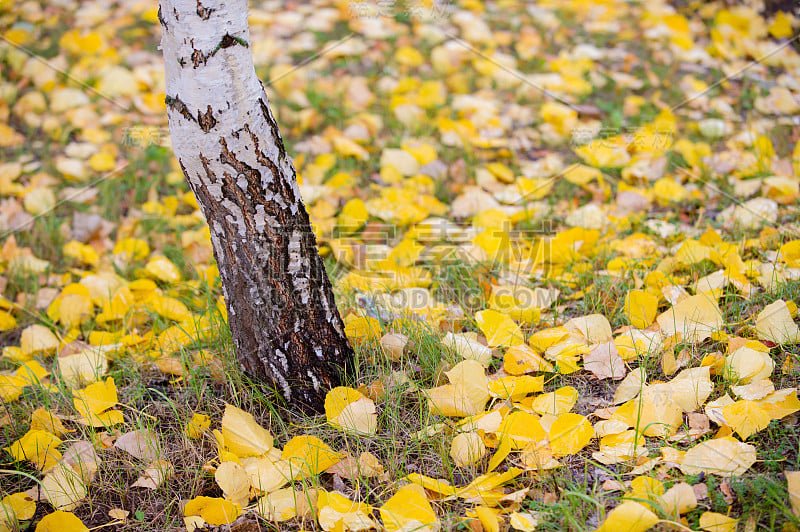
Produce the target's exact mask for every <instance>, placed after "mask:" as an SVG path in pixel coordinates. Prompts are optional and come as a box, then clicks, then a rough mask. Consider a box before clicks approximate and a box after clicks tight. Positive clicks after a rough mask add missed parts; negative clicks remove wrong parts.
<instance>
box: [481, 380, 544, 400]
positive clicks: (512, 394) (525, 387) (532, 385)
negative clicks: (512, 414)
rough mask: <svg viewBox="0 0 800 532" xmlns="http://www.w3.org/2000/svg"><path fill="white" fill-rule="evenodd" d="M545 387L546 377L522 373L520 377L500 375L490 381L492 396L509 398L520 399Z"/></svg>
mask: <svg viewBox="0 0 800 532" xmlns="http://www.w3.org/2000/svg"><path fill="white" fill-rule="evenodd" d="M543 389H544V377H543V376H540V377H531V376H530V375H522V376H519V377H514V376H509V377H500V378H499V379H495V380H492V381H489V384H488V390H489V394H491V396H492V397H497V398H501V399H507V400H512V401H515V400H518V399H521V398H523V397H525V396H526V395H530V394H532V393H535V392H541V391H542V390H543Z"/></svg>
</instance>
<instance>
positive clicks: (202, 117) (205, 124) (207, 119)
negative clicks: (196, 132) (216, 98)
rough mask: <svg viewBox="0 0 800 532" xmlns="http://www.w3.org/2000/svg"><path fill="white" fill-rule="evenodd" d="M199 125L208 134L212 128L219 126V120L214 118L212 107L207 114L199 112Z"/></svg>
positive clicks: (209, 107)
mask: <svg viewBox="0 0 800 532" xmlns="http://www.w3.org/2000/svg"><path fill="white" fill-rule="evenodd" d="M197 123H198V124H199V125H200V129H202V130H203V131H204V132H206V133H208V132H209V130H210V129H211V128H213V127H214V126H215V125H217V119H216V118H214V115H213V114H212V112H211V106H210V105H209V106H208V109H207V110H206V112H205V113H202V112H200V111H198V112H197Z"/></svg>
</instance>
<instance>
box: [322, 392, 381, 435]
mask: <svg viewBox="0 0 800 532" xmlns="http://www.w3.org/2000/svg"><path fill="white" fill-rule="evenodd" d="M325 416H326V417H327V418H328V422H329V423H330V424H331V425H332V426H334V427H336V428H339V429H342V430H345V431H350V432H355V433H357V434H367V435H369V434H375V431H376V430H377V428H378V415H377V414H376V413H375V403H374V402H373V401H372V399H370V398H369V397H366V396H365V395H364V394H362V393H361V392H359V391H358V390H354V389H353V388H347V387H345V386H338V387H336V388H334V389H332V390H331V391H329V392H328V394H327V395H326V396H325Z"/></svg>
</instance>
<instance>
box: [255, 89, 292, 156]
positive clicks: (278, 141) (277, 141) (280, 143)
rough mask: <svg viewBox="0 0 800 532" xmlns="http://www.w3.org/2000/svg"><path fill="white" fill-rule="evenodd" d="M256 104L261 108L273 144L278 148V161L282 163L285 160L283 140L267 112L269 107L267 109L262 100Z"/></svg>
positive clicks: (276, 125) (273, 120)
mask: <svg viewBox="0 0 800 532" xmlns="http://www.w3.org/2000/svg"><path fill="white" fill-rule="evenodd" d="M258 103H259V105H260V106H261V114H263V115H264V120H266V121H267V124H269V128H270V130H271V133H272V138H274V139H275V144H276V145H277V146H278V159H279V160H281V161H283V160H284V159H286V148H285V147H284V146H283V138H281V133H280V131H279V130H278V124H277V123H275V119H274V118H273V117H272V114H271V113H270V112H269V107H267V104H266V103H265V102H264V100H263V99H261V98H259V100H258Z"/></svg>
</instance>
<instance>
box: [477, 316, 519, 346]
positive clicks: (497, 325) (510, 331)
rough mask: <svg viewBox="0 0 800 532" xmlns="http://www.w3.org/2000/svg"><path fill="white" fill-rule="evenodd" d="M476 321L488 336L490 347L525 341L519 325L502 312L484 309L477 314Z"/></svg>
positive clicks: (517, 343) (512, 344)
mask: <svg viewBox="0 0 800 532" xmlns="http://www.w3.org/2000/svg"><path fill="white" fill-rule="evenodd" d="M475 321H476V322H477V323H478V327H479V328H480V330H481V331H482V332H483V334H484V336H486V341H487V343H488V344H489V347H497V346H515V345H520V344H521V343H523V341H524V337H523V335H522V330H520V328H519V325H517V324H516V323H514V320H512V319H511V318H509V317H508V316H507V315H505V314H503V313H502V312H497V311H496V310H482V311H480V312H477V313H476V314H475Z"/></svg>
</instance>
